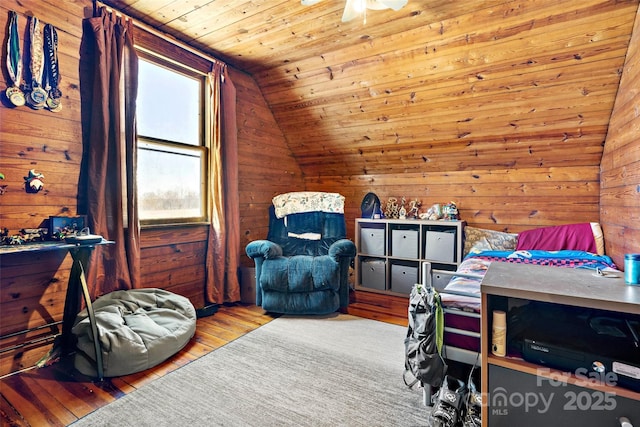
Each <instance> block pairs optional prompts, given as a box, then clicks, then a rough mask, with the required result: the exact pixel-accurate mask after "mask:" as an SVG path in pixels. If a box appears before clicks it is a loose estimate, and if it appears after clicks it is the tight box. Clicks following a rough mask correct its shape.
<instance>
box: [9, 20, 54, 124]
mask: <svg viewBox="0 0 640 427" xmlns="http://www.w3.org/2000/svg"><path fill="white" fill-rule="evenodd" d="M8 27H9V28H8V31H7V33H8V36H9V37H8V40H7V61H6V64H7V74H8V75H9V80H10V86H9V87H7V89H6V90H5V96H6V98H7V99H8V100H9V102H11V104H13V105H14V106H16V107H21V106H23V105H27V106H29V107H31V108H33V109H34V110H40V109H43V108H46V109H48V110H49V111H51V112H54V113H57V112H59V111H60V110H62V102H61V99H62V92H61V90H60V64H59V62H58V32H57V31H56V28H55V27H54V26H53V25H51V24H46V25H44V31H42V30H41V28H40V21H39V20H38V18H36V17H35V16H32V17H30V18H29V46H28V49H27V48H25V49H24V51H25V52H29V53H30V55H31V56H30V58H29V71H30V73H29V74H30V75H29V77H30V80H28V79H26V81H24V82H23V78H22V54H21V52H20V50H21V47H20V34H19V31H18V14H17V13H16V12H15V11H11V12H10V17H9V25H8Z"/></svg>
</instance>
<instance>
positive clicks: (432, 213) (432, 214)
mask: <svg viewBox="0 0 640 427" xmlns="http://www.w3.org/2000/svg"><path fill="white" fill-rule="evenodd" d="M420 219H428V220H430V221H437V220H439V219H442V208H441V207H440V204H439V203H436V204H435V205H433V206H431V207H430V208H429V209H428V210H427V212H425V213H423V214H420Z"/></svg>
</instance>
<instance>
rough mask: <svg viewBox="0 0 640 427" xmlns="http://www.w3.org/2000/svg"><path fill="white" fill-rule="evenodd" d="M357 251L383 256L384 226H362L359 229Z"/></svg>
mask: <svg viewBox="0 0 640 427" xmlns="http://www.w3.org/2000/svg"><path fill="white" fill-rule="evenodd" d="M359 252H360V253H363V254H367V255H381V256H384V254H385V253H384V228H369V227H362V228H361V229H360V248H359Z"/></svg>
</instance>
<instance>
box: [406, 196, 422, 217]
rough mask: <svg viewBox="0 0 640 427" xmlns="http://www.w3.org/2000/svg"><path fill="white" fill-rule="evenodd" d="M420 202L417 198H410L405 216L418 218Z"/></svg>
mask: <svg viewBox="0 0 640 427" xmlns="http://www.w3.org/2000/svg"><path fill="white" fill-rule="evenodd" d="M420 206H422V203H420V202H419V201H418V200H411V201H410V202H409V211H408V212H407V217H409V218H418V211H419V210H420Z"/></svg>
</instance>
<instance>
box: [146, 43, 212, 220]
mask: <svg viewBox="0 0 640 427" xmlns="http://www.w3.org/2000/svg"><path fill="white" fill-rule="evenodd" d="M205 87H206V85H205V76H204V75H203V74H201V73H197V72H194V71H192V70H190V69H188V68H183V67H181V66H179V65H175V64H173V63H171V62H168V61H164V60H162V59H159V58H155V57H153V56H150V55H148V54H141V55H140V61H139V69H138V98H137V110H136V114H137V132H138V176H137V178H138V207H139V215H140V221H141V223H142V224H169V223H183V222H195V221H204V220H206V218H207V214H206V206H207V205H206V194H207V193H206V190H207V187H206V183H207V170H206V161H207V144H206V140H207V138H206V132H205V130H204V117H205V103H204V98H205Z"/></svg>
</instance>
